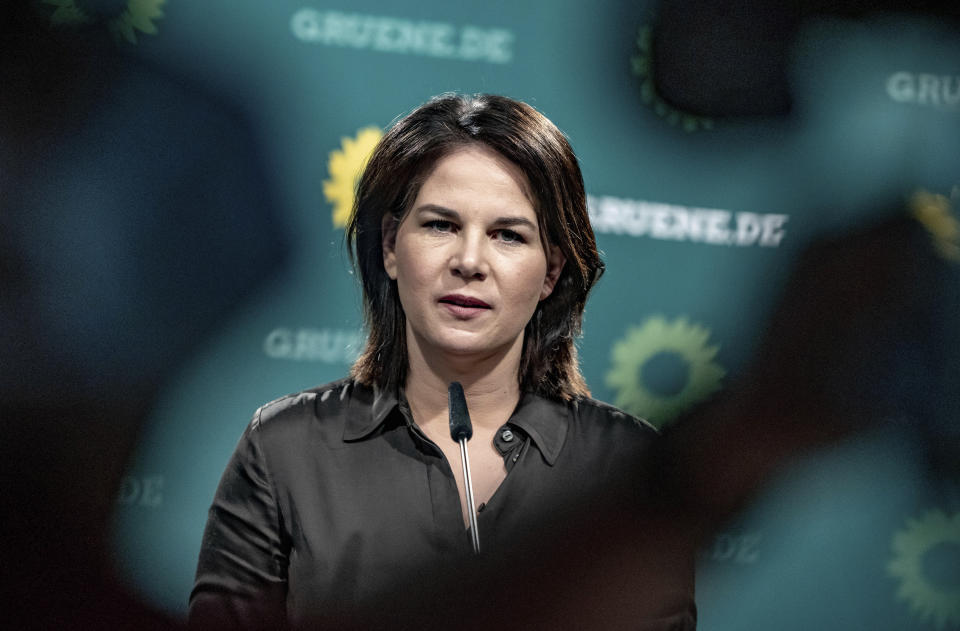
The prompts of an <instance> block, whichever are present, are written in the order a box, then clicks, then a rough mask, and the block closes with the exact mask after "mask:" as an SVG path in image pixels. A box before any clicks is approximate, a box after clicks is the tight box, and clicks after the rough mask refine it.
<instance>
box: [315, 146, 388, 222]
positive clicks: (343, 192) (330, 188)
mask: <svg viewBox="0 0 960 631" xmlns="http://www.w3.org/2000/svg"><path fill="white" fill-rule="evenodd" d="M381 137H383V132H382V131H380V129H379V128H377V127H364V128H363V129H361V130H360V131H358V132H357V135H356V136H354V137H353V138H342V139H341V142H340V148H339V149H334V150H333V151H331V152H330V159H329V160H328V161H327V171H328V172H329V173H330V179H329V180H324V181H323V196H324V197H325V198H326V200H327V201H328V202H330V203H331V204H333V227H334V228H343V227H344V226H346V225H347V220H349V219H350V211H351V210H353V198H354V195H355V194H356V190H357V180H358V179H359V178H360V174H361V173H363V168H364V167H365V166H366V165H367V160H369V159H370V155H371V154H372V153H373V148H374V147H376V146H377V143H378V142H380V138H381Z"/></svg>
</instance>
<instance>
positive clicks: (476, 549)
mask: <svg viewBox="0 0 960 631" xmlns="http://www.w3.org/2000/svg"><path fill="white" fill-rule="evenodd" d="M447 394H448V395H449V408H450V438H452V439H453V440H454V442H457V443H459V444H460V462H462V463H463V486H464V488H465V490H466V492H467V513H468V514H469V517H470V539H471V540H472V542H473V553H474V554H480V532H479V531H478V530H477V509H476V508H475V506H474V501H473V478H472V477H470V456H469V454H467V441H468V440H470V439H471V438H472V437H473V424H472V423H471V422H470V412H469V411H468V410H467V398H466V397H465V396H464V394H463V386H461V385H460V382H458V381H454V382H451V384H450V386H449V388H447Z"/></svg>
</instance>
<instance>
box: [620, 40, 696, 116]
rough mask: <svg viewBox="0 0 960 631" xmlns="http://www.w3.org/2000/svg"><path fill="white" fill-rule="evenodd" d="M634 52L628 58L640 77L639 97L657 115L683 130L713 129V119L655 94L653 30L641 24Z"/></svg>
mask: <svg viewBox="0 0 960 631" xmlns="http://www.w3.org/2000/svg"><path fill="white" fill-rule="evenodd" d="M636 46H637V49H636V53H635V54H634V55H633V56H632V57H631V58H630V70H631V71H632V72H633V74H634V75H636V76H637V77H639V78H640V98H641V99H642V100H643V103H644V104H645V105H647V106H649V107H650V108H652V109H653V111H654V112H656V113H657V116H659V117H660V118H662V119H664V120H666V121H667V122H668V123H670V124H671V125H673V126H675V127H680V128H681V129H683V130H684V131H688V132H693V131H697V130H700V129H713V119H710V118H706V117H704V116H695V115H693V114H687V113H685V112H681V111H680V110H678V109H677V108H675V107H673V106H672V105H670V104H669V103H667V102H666V101H664V100H663V98H661V97H660V95H659V94H657V87H656V85H655V84H654V81H653V30H652V29H651V28H650V27H649V26H646V25H642V26H641V27H640V30H639V31H638V32H637V40H636Z"/></svg>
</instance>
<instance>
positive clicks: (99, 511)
mask: <svg viewBox="0 0 960 631" xmlns="http://www.w3.org/2000/svg"><path fill="white" fill-rule="evenodd" d="M38 4H39V3H33V2H13V3H4V5H3V8H2V9H0V20H2V23H0V30H2V33H0V41H2V42H3V45H2V46H3V54H2V55H0V84H2V85H3V94H2V96H0V191H2V193H0V340H2V344H0V348H2V349H3V350H2V353H0V354H2V357H3V359H2V360H0V419H2V421H0V422H2V431H3V436H4V438H3V441H0V444H2V448H0V470H2V472H3V474H2V478H3V480H4V484H3V488H4V490H3V503H4V507H5V509H4V516H3V526H2V531H0V541H2V542H3V549H2V551H3V557H4V563H3V570H2V576H3V578H2V586H3V598H2V600H3V603H4V605H3V606H4V610H5V611H4V621H5V622H4V625H5V626H8V628H71V629H72V628H136V629H144V628H167V627H171V626H174V625H175V623H176V622H175V621H173V620H170V619H168V618H166V617H165V616H163V615H160V614H158V613H156V612H153V611H152V610H151V609H150V608H149V607H147V606H145V605H143V604H141V603H140V602H139V601H138V600H137V599H136V598H134V597H133V596H131V595H129V594H128V593H127V591H126V589H125V588H124V587H123V586H122V585H120V584H118V582H117V581H116V580H115V579H114V578H113V569H112V568H113V561H112V559H111V555H110V554H109V549H108V545H107V541H108V532H109V524H110V518H111V515H112V511H113V506H114V502H115V497H116V493H117V490H118V488H119V484H120V479H121V475H122V472H123V468H124V466H125V464H126V461H127V459H128V457H129V454H130V452H131V450H132V448H133V445H134V442H135V439H136V438H137V436H138V433H139V430H140V429H141V426H142V423H143V422H144V420H145V418H146V415H147V414H148V412H149V410H150V406H151V404H152V398H153V396H154V395H155V394H156V392H157V391H158V389H159V387H160V385H161V384H162V383H163V380H164V379H165V378H166V377H167V376H168V375H169V374H170V372H171V371H172V370H173V368H174V367H175V366H176V364H177V362H178V361H179V360H180V359H181V358H182V357H183V356H184V355H185V353H186V352H187V351H188V350H190V349H191V348H193V347H194V346H195V345H196V344H198V343H199V342H200V341H201V340H202V339H203V338H204V336H205V335H206V334H208V333H209V332H210V331H211V330H212V329H213V328H214V327H215V326H216V325H217V324H218V323H221V322H222V321H223V319H224V317H225V316H226V315H227V314H228V313H229V312H230V311H231V310H232V309H234V308H236V307H237V306H238V305H239V304H241V303H242V301H243V300H244V298H245V297H247V296H249V295H250V292H251V291H252V290H254V289H255V288H256V287H257V285H258V284H259V283H260V282H261V281H262V280H264V279H265V278H268V277H269V276H271V275H272V274H274V273H276V271H277V270H278V269H279V267H280V266H281V265H282V264H283V260H284V255H283V243H284V238H285V237H284V234H283V229H282V225H281V223H280V222H279V221H278V218H277V216H276V213H275V210H276V207H275V206H276V205H275V202H274V200H273V194H272V192H271V184H270V182H269V181H268V180H267V178H266V177H265V174H264V170H263V167H262V165H261V164H260V156H259V155H258V152H257V150H256V148H255V145H254V143H253V141H252V140H251V134H250V131H249V129H248V128H247V126H246V125H245V123H244V122H243V120H242V118H241V117H239V116H238V115H236V113H235V112H234V111H233V108H231V107H229V106H227V105H225V104H223V103H220V102H218V101H217V100H216V99H215V98H212V97H210V96H206V95H204V94H202V93H201V92H200V91H198V90H197V89H196V88H195V87H193V86H190V85H186V84H183V83H181V82H179V81H177V80H176V79H175V78H172V77H169V76H165V75H164V74H163V73H161V72H159V71H157V70H156V69H154V68H151V67H149V66H148V65H146V64H143V63H138V62H135V61H133V60H131V59H128V58H125V57H124V56H123V55H122V54H121V53H120V52H119V50H120V49H119V48H118V47H116V46H115V45H114V43H113V42H112V41H110V40H109V36H108V35H107V33H106V31H105V30H103V31H101V30H100V29H95V28H88V29H82V28H81V29H79V30H76V31H72V32H68V31H58V30H56V29H51V28H50V26H49V21H50V18H49V15H48V14H47V13H45V12H44V10H43V8H42V7H39V6H38ZM117 562H119V563H122V562H123V560H122V559H120V560H118V561H117Z"/></svg>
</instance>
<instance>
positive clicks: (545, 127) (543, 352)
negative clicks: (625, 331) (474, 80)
mask: <svg viewBox="0 0 960 631" xmlns="http://www.w3.org/2000/svg"><path fill="white" fill-rule="evenodd" d="M473 144H481V145H486V146H487V147H489V148H491V149H493V150H494V151H496V152H497V153H499V154H500V155H502V156H504V157H505V158H507V159H508V160H510V161H511V162H513V163H514V164H516V165H517V166H518V167H519V168H520V170H521V171H523V173H524V174H525V175H526V177H527V180H528V181H529V184H530V193H531V195H532V198H533V199H532V200H531V201H532V202H533V206H534V210H535V212H536V214H537V221H538V223H539V227H540V232H541V236H542V237H543V241H544V243H545V244H546V243H550V244H551V247H557V248H560V251H562V252H563V254H564V256H565V257H566V263H565V264H564V266H563V270H562V271H561V273H560V277H559V279H558V280H557V283H556V286H555V287H554V290H553V293H551V294H550V296H549V297H547V298H546V299H544V300H542V301H540V303H539V304H538V305H537V308H536V311H535V312H534V314H533V317H532V318H531V319H530V322H529V323H527V326H526V328H525V330H524V342H523V354H522V357H521V360H520V374H519V375H518V378H519V380H520V388H521V390H524V391H531V392H535V393H537V394H540V395H543V396H546V397H550V398H554V399H563V400H569V399H572V398H574V397H578V396H588V395H589V394H590V392H589V390H588V389H587V385H586V383H585V382H584V380H583V376H582V375H581V374H580V368H579V365H578V363H577V349H576V346H575V345H574V339H575V338H576V337H577V336H578V335H579V334H580V331H581V323H582V320H583V309H584V306H585V305H586V301H587V294H588V293H589V291H590V288H591V287H592V286H593V284H594V282H596V280H597V279H598V278H599V276H600V274H601V273H602V272H603V263H602V262H601V261H600V257H599V255H598V253H597V245H596V240H595V239H594V236H593V229H592V228H591V227H590V219H589V216H588V215H587V202H586V194H585V193H584V188H583V176H582V175H581V173H580V166H579V165H578V164H577V158H576V156H574V154H573V149H572V148H571V147H570V143H569V142H568V141H567V139H566V137H565V136H564V135H563V133H562V132H561V131H560V130H559V129H557V127H556V126H555V125H554V124H553V123H551V122H550V121H549V120H548V119H547V118H546V117H545V116H544V115H543V114H541V113H540V112H538V111H537V110H535V109H533V108H532V107H530V106H529V105H527V104H526V103H522V102H520V101H515V100H513V99H509V98H507V97H504V96H496V95H488V94H480V95H476V96H460V95H454V94H444V95H441V96H438V97H435V98H433V99H431V100H430V101H428V102H426V103H424V104H423V105H421V106H420V107H418V108H417V109H415V110H413V111H412V112H411V113H410V114H408V115H407V116H406V117H404V118H402V119H400V120H399V121H398V122H397V123H396V124H394V125H393V126H392V127H391V128H390V130H389V131H387V133H386V134H385V135H384V137H383V138H382V139H381V140H380V143H379V144H378V145H377V147H376V149H374V152H373V155H372V156H371V158H370V161H369V162H368V163H367V166H366V169H364V172H363V175H362V176H361V178H360V182H359V185H358V189H357V195H356V201H355V203H354V208H353V214H352V215H351V217H350V222H349V224H348V225H347V231H346V239H347V246H348V248H349V249H350V253H351V256H352V257H353V260H354V264H355V266H356V268H357V269H358V270H359V273H360V279H361V281H362V285H363V299H364V319H365V321H366V325H367V327H368V329H369V335H368V337H367V344H366V348H365V349H364V350H363V352H362V353H361V355H360V357H359V358H358V359H357V361H356V362H355V363H354V365H353V369H352V371H351V375H352V376H353V377H354V378H355V379H356V380H357V381H359V382H361V383H366V384H368V385H376V386H378V387H380V388H384V389H391V388H396V387H397V386H399V385H403V384H404V382H405V380H406V376H407V344H406V317H405V315H404V312H403V308H402V307H401V305H400V298H399V295H398V293H397V285H396V281H393V280H391V279H390V277H389V276H387V273H386V271H385V270H384V267H383V250H382V242H381V240H382V228H381V226H382V222H383V218H384V217H385V216H386V215H387V214H388V213H389V214H390V215H392V216H393V217H394V219H395V220H396V221H398V222H399V221H401V220H402V219H403V217H404V215H405V214H406V213H407V211H408V210H409V209H410V207H411V205H412V204H413V202H414V200H416V197H417V194H418V192H419V190H420V186H421V185H422V184H423V182H424V180H426V178H427V177H428V176H429V175H430V172H431V171H432V170H433V167H434V166H435V165H436V163H437V161H438V160H439V159H440V158H442V157H444V156H446V155H448V154H450V153H451V152H452V151H454V150H455V149H458V148H460V147H464V146H468V145H473Z"/></svg>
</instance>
